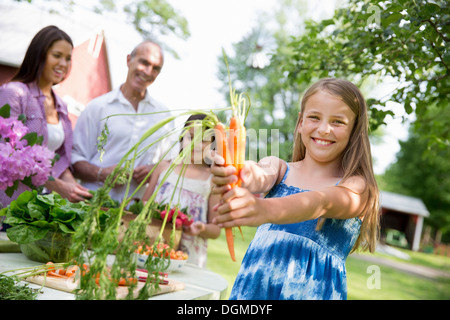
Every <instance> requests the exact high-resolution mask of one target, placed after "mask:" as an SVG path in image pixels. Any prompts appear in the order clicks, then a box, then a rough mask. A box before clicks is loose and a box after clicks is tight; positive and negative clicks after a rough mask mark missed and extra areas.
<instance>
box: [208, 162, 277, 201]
mask: <svg viewBox="0 0 450 320" xmlns="http://www.w3.org/2000/svg"><path fill="white" fill-rule="evenodd" d="M222 163H223V158H222V157H220V156H218V157H215V162H214V164H213V165H212V166H211V173H212V174H213V175H214V176H213V178H212V182H213V184H214V185H215V187H214V188H213V192H214V193H215V194H223V193H225V192H227V191H229V190H230V184H232V183H235V182H237V180H238V178H237V176H236V169H235V168H234V167H233V166H226V167H224V166H223V165H221V164H222ZM285 171H286V163H285V162H284V161H282V160H281V159H279V158H277V157H266V158H263V159H261V160H260V161H259V162H258V163H256V162H254V161H246V162H245V165H244V167H243V168H242V170H241V180H242V187H245V188H247V189H248V190H249V191H250V192H252V193H266V192H268V191H269V190H270V189H272V187H273V186H274V185H275V184H276V183H278V182H280V180H281V179H282V177H283V175H284V172H285Z"/></svg>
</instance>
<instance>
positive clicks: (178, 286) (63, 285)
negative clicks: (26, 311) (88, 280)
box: [25, 276, 184, 299]
mask: <svg viewBox="0 0 450 320" xmlns="http://www.w3.org/2000/svg"><path fill="white" fill-rule="evenodd" d="M167 280H168V281H169V283H168V284H160V285H159V289H158V291H157V292H156V293H155V294H154V295H158V294H164V293H168V292H174V291H179V290H183V289H184V283H183V282H181V281H176V280H172V279H167ZM25 281H27V282H31V283H35V284H39V285H44V286H45V287H48V288H52V289H56V290H60V291H64V292H69V293H72V292H74V290H75V289H76V288H77V287H78V282H77V281H75V280H74V279H70V278H69V279H63V278H56V277H50V276H47V277H45V276H34V277H29V278H26V279H25ZM143 287H144V283H143V282H138V284H137V287H136V288H135V289H134V296H135V297H137V295H138V293H139V291H140V290H141V289H142V288H143ZM127 295H128V287H126V286H119V287H117V295H116V297H117V299H124V298H125V297H126V296H127Z"/></svg>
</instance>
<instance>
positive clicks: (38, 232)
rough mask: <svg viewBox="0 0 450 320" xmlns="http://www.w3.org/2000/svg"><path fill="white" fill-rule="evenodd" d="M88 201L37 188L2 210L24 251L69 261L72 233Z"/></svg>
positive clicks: (33, 257) (46, 258) (10, 233)
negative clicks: (74, 200)
mask: <svg viewBox="0 0 450 320" xmlns="http://www.w3.org/2000/svg"><path fill="white" fill-rule="evenodd" d="M85 206H86V204H84V203H71V202H69V201H68V200H66V199H64V198H62V197H61V196H60V195H58V194H56V193H51V194H46V195H41V194H38V193H37V191H36V190H32V191H25V192H23V193H21V194H20V195H19V196H18V197H17V199H16V200H14V201H12V202H11V203H10V204H9V205H8V206H7V207H6V208H3V209H2V210H1V211H0V215H5V216H6V219H5V223H7V224H9V225H11V227H10V228H8V229H7V230H6V234H7V236H8V238H9V239H10V240H11V241H13V242H16V243H18V244H19V246H20V249H21V251H22V253H23V254H24V255H25V256H26V257H27V258H28V259H30V260H33V261H37V262H48V261H53V262H67V261H69V260H70V259H71V254H70V247H71V245H72V235H73V234H74V233H75V230H76V228H77V227H78V226H79V225H80V224H81V223H82V221H83V216H84V213H85Z"/></svg>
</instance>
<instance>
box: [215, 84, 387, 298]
mask: <svg viewBox="0 0 450 320" xmlns="http://www.w3.org/2000/svg"><path fill="white" fill-rule="evenodd" d="M294 134H295V140H294V150H293V159H292V162H289V163H287V162H285V161H281V160H280V159H278V158H275V157H268V158H264V159H262V160H261V161H260V162H259V163H258V164H256V163H251V162H246V164H245V167H244V168H243V170H242V173H241V178H242V180H243V187H242V188H238V187H236V188H233V189H231V188H230V187H229V186H228V185H229V184H230V183H232V182H234V181H236V179H237V178H236V176H235V175H234V172H235V170H234V168H233V167H232V166H227V167H223V166H220V165H215V164H214V165H213V166H212V169H211V171H212V173H213V174H214V177H213V183H214V184H215V185H216V186H215V187H214V189H213V190H214V193H218V194H223V204H221V205H220V206H218V208H217V210H218V212H219V213H220V214H221V215H220V216H219V217H217V218H216V219H215V222H216V223H218V225H219V226H221V227H233V226H239V225H248V226H259V227H258V229H257V232H256V235H255V237H254V239H253V241H252V242H251V244H250V246H249V248H248V250H247V252H246V254H245V257H244V259H243V261H242V265H241V268H240V271H239V274H238V276H237V278H236V281H235V283H234V286H233V289H232V292H231V295H230V298H231V299H273V300H278V299H296V300H299V299H346V297H347V285H346V270H345V261H346V258H347V256H348V254H349V253H350V252H351V251H352V250H355V249H357V248H358V247H360V246H362V247H363V248H367V249H370V250H371V251H373V250H374V249H375V246H376V241H377V234H378V224H379V205H378V196H379V192H378V187H377V183H376V181H375V178H374V174H373V169H372V161H371V152H370V145H369V139H368V117H367V110H366V104H365V101H364V98H363V96H362V95H361V93H360V91H359V90H358V88H357V87H356V86H355V85H353V84H352V83H350V82H348V81H346V80H342V79H322V80H320V81H319V82H318V83H316V84H314V85H313V86H312V87H311V88H310V89H308V90H307V92H306V93H305V95H304V97H303V100H302V103H301V111H300V113H299V117H298V121H297V126H296V128H295V132H294ZM215 161H216V162H218V163H223V159H221V158H219V157H216V158H215ZM259 192H262V193H266V196H265V198H263V199H260V198H257V197H254V196H253V193H259Z"/></svg>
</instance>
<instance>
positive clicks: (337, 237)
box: [230, 166, 361, 300]
mask: <svg viewBox="0 0 450 320" xmlns="http://www.w3.org/2000/svg"><path fill="white" fill-rule="evenodd" d="M288 172H289V166H288V169H287V170H286V173H285V175H284V177H283V179H282V181H281V183H279V184H278V185H276V186H274V187H273V188H272V190H271V191H270V192H269V193H268V194H267V196H266V198H276V197H284V196H287V195H291V194H296V193H299V192H307V191H308V190H303V189H299V188H297V187H293V186H288V185H286V184H285V183H284V181H285V179H286V177H287V175H288ZM316 224H317V219H315V220H309V221H304V222H299V223H293V224H279V225H276V224H270V223H268V224H264V225H261V226H260V227H258V229H257V232H256V234H255V237H254V239H253V240H252V242H251V244H250V246H249V248H248V249H247V252H246V254H245V256H244V259H243V261H242V265H241V268H240V270H239V273H238V275H237V278H236V281H235V283H234V285H233V289H232V292H231V295H230V299H238V300H245V299H247V300H267V299H268V300H344V299H346V298H347V283H346V279H347V276H346V270H345V260H346V258H347V256H348V254H349V252H350V251H351V249H352V248H353V246H354V244H355V241H356V239H357V238H358V236H359V232H360V227H361V220H360V219H358V218H353V219H341V220H339V219H326V221H325V223H324V224H323V226H322V228H321V229H320V230H316Z"/></svg>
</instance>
